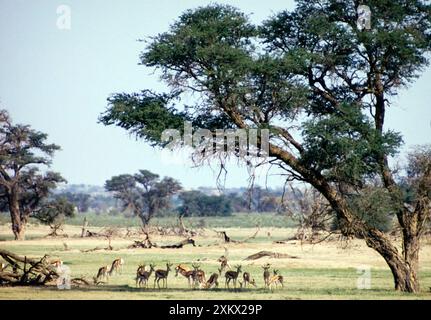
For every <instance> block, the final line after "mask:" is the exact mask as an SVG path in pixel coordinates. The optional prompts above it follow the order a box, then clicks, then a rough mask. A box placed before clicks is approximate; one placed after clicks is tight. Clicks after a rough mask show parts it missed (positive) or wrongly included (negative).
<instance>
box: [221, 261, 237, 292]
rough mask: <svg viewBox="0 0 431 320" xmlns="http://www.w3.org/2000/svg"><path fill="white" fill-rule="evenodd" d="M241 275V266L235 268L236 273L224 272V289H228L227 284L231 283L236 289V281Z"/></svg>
mask: <svg viewBox="0 0 431 320" xmlns="http://www.w3.org/2000/svg"><path fill="white" fill-rule="evenodd" d="M240 273H241V266H236V271H232V270H229V271H226V273H225V274H224V276H225V278H226V281H225V288H226V287H227V288H228V289H229V283H230V282H231V281H233V286H234V288H236V280H237V279H238V276H239V274H240Z"/></svg>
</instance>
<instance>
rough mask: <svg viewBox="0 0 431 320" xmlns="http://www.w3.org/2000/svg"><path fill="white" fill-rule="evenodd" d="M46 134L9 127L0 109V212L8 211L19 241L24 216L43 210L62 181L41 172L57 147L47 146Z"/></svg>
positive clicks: (50, 173) (59, 178)
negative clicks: (45, 202) (45, 201)
mask: <svg viewBox="0 0 431 320" xmlns="http://www.w3.org/2000/svg"><path fill="white" fill-rule="evenodd" d="M47 137H48V136H47V134H45V133H42V132H39V131H36V130H33V129H31V128H30V126H26V125H20V124H13V123H12V120H11V118H10V116H9V113H8V112H7V111H6V110H0V140H1V145H0V210H9V211H10V214H11V218H12V230H13V232H14V233H15V237H16V238H17V239H19V238H21V239H22V238H23V236H24V234H23V230H24V228H23V226H24V225H25V223H26V222H27V219H28V217H29V216H30V215H31V214H32V213H33V212H35V211H37V210H40V209H41V207H43V204H44V200H46V199H47V198H48V196H49V195H50V193H51V190H52V189H54V188H56V186H57V185H58V184H59V183H63V182H66V180H65V179H64V178H63V177H61V175H60V174H59V173H56V172H52V171H45V172H44V173H40V168H41V166H49V165H50V164H51V160H52V157H53V155H54V152H55V151H57V150H59V149H60V147H59V146H57V145H55V144H48V143H47V142H46V140H47Z"/></svg>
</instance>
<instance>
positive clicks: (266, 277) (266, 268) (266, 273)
mask: <svg viewBox="0 0 431 320" xmlns="http://www.w3.org/2000/svg"><path fill="white" fill-rule="evenodd" d="M270 267H271V265H270V264H269V263H267V264H265V265H263V266H262V268H263V281H264V283H265V287H268V285H269V279H270V277H271V273H270V272H269V268H270Z"/></svg>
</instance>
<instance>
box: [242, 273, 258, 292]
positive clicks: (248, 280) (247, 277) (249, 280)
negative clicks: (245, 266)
mask: <svg viewBox="0 0 431 320" xmlns="http://www.w3.org/2000/svg"><path fill="white" fill-rule="evenodd" d="M242 278H243V280H244V282H243V283H242V285H241V287H242V286H244V288H247V285H250V284H251V285H252V286H253V287H256V281H255V280H254V278H251V276H250V273H248V272H244V273H243V275H242Z"/></svg>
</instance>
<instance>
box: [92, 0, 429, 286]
mask: <svg viewBox="0 0 431 320" xmlns="http://www.w3.org/2000/svg"><path fill="white" fill-rule="evenodd" d="M360 4H362V1H353V0H347V1H338V0H311V1H310V0H307V1H305V0H299V1H297V6H296V9H295V10H293V11H291V12H288V11H284V12H281V13H279V14H276V15H275V16H272V17H270V18H268V19H267V20H266V21H264V22H263V23H262V24H261V25H259V26H255V25H253V24H252V23H251V22H250V21H249V19H248V16H247V15H245V14H244V13H242V12H240V11H239V10H238V9H236V8H233V7H231V6H226V5H218V4H213V5H209V6H206V7H201V8H198V9H195V10H189V11H186V12H185V13H183V14H182V15H181V16H180V17H179V18H178V19H177V20H176V21H175V22H174V23H173V24H172V25H171V27H170V28H169V30H168V31H167V32H164V33H162V34H159V35H157V36H155V37H154V38H152V39H151V40H150V43H149V45H148V46H147V48H146V49H145V50H144V52H142V53H141V55H140V59H141V62H142V64H143V65H145V66H148V67H154V68H156V69H157V70H159V71H160V73H161V78H162V80H164V81H165V82H166V83H167V85H168V86H169V88H170V92H168V93H154V92H151V91H149V90H144V91H142V92H140V93H133V94H128V93H119V94H115V95H113V96H111V97H110V98H109V106H108V108H107V110H106V112H105V113H104V114H102V115H101V117H100V120H101V122H102V123H104V124H105V125H113V124H115V125H117V126H120V127H122V128H124V129H126V130H128V131H130V132H132V133H134V134H136V135H137V136H138V137H142V138H144V139H145V140H147V141H149V142H150V143H151V144H152V145H154V146H157V145H159V146H164V145H165V143H166V142H164V141H162V140H161V132H163V130H165V129H178V130H182V125H183V122H184V121H190V122H192V123H193V125H194V126H196V127H199V128H204V129H209V130H214V129H226V128H237V129H251V128H267V129H269V130H270V133H271V134H270V143H269V151H268V152H269V154H268V156H269V158H270V159H271V162H272V163H278V164H279V165H280V167H281V168H285V170H286V171H287V173H288V174H289V175H290V176H291V177H293V178H295V179H299V180H302V181H305V182H307V183H309V184H310V185H312V186H313V187H314V188H315V189H316V190H317V191H319V192H320V193H321V194H322V195H323V196H324V197H325V198H326V199H327V201H328V202H329V203H330V205H331V207H332V208H333V210H334V212H335V215H336V218H337V220H338V221H339V225H340V228H341V231H342V232H343V233H344V234H345V235H354V236H357V237H360V238H363V239H364V240H365V241H366V243H367V245H368V246H369V247H371V248H373V249H375V250H376V251H377V252H378V253H379V254H380V255H381V256H382V257H383V258H384V259H385V261H386V262H387V264H388V266H389V267H390V269H391V271H392V274H393V276H394V282H395V288H396V289H397V290H402V291H408V292H415V291H418V290H419V280H418V274H417V271H418V261H419V253H418V252H419V239H420V236H421V234H422V233H423V226H424V225H425V221H426V220H427V219H429V216H430V199H429V193H423V192H422V193H421V194H428V198H427V197H425V198H424V197H421V199H422V200H420V201H422V202H421V203H422V204H421V205H419V202H417V201H419V199H413V200H412V201H413V202H411V203H409V204H408V205H407V203H406V193H405V190H406V188H405V186H403V183H401V180H402V179H398V178H397V177H396V176H395V175H394V171H393V169H392V168H391V167H390V165H389V159H390V158H391V157H393V156H396V155H397V152H398V150H399V147H400V146H401V144H402V136H401V134H400V133H399V132H396V131H392V130H388V129H387V128H386V127H385V119H386V113H387V112H388V107H389V106H390V104H391V101H392V100H393V98H394V97H395V96H396V95H397V94H398V93H399V91H400V90H401V89H403V88H405V87H407V86H408V85H411V84H412V83H413V82H414V80H415V79H416V78H417V77H419V76H420V74H421V72H422V71H423V70H424V69H425V68H426V67H427V65H428V59H427V57H428V54H429V52H430V48H431V14H430V13H431V11H430V10H431V6H430V5H429V4H427V3H426V2H425V1H418V0H393V1H382V0H369V1H367V2H366V3H365V4H366V5H368V6H369V8H370V10H371V14H372V20H371V29H370V30H362V29H359V28H358V27H357V20H358V15H357V8H358V6H359V5H360ZM190 92H192V93H194V96H195V97H196V104H195V105H187V106H183V105H182V104H181V98H182V96H183V95H184V94H186V93H190ZM409 107H410V108H412V112H414V105H412V106H409ZM427 174H428V175H429V174H430V170H422V171H421V172H420V177H421V178H420V179H425V177H426V175H427ZM420 179H419V180H420ZM404 181H405V180H404ZM371 184H372V186H373V187H378V188H380V191H379V192H380V193H382V194H384V197H385V199H389V200H388V201H389V202H390V205H389V206H388V208H390V210H391V213H392V214H393V215H394V216H395V217H396V219H397V222H398V224H399V227H400V228H401V230H402V243H401V247H402V252H399V251H398V249H397V245H396V244H394V243H393V242H392V241H391V240H390V239H389V237H388V236H387V235H386V234H385V233H384V232H383V231H382V230H380V229H379V228H377V227H376V226H375V225H374V224H373V223H369V219H365V218H364V215H365V216H366V215H367V212H365V213H364V210H360V211H361V212H358V211H359V210H358V208H357V206H356V205H355V203H358V202H357V201H355V199H357V198H358V197H366V196H367V193H368V190H369V188H370V185H371ZM415 185H416V186H419V185H421V186H422V188H424V187H426V184H423V183H422V184H421V183H419V184H415ZM428 188H429V185H428ZM373 194H375V193H373ZM410 194H411V193H410ZM352 199H354V201H352ZM424 199H425V200H424ZM416 204H417V205H416ZM362 209H363V208H362ZM369 210H373V209H372V207H371V208H370V209H369ZM369 213H370V214H372V212H369Z"/></svg>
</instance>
